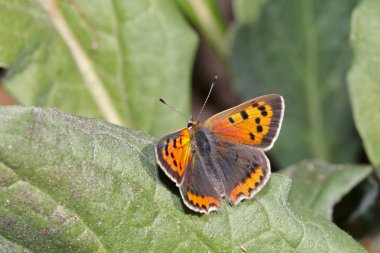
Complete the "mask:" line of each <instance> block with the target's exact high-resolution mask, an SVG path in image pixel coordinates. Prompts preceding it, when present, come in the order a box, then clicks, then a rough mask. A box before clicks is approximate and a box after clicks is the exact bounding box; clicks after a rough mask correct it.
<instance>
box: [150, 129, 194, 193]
mask: <svg viewBox="0 0 380 253" xmlns="http://www.w3.org/2000/svg"><path fill="white" fill-rule="evenodd" d="M156 157H157V161H158V164H159V165H160V167H161V168H162V170H163V171H164V172H165V173H166V175H168V176H169V177H170V178H171V179H172V180H173V181H174V182H176V184H177V186H179V185H180V184H181V183H182V180H183V177H184V174H185V170H186V168H187V166H188V163H189V160H190V159H191V141H190V132H189V129H187V128H184V129H182V130H179V131H177V132H175V133H172V134H169V135H167V136H165V137H164V138H162V139H160V140H159V141H158V143H157V145H156Z"/></svg>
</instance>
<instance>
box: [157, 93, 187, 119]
mask: <svg viewBox="0 0 380 253" xmlns="http://www.w3.org/2000/svg"><path fill="white" fill-rule="evenodd" d="M160 102H161V103H163V104H164V105H167V106H169V108H170V109H172V110H173V111H175V112H176V113H178V114H179V115H181V116H182V117H184V118H186V119H187V117H186V116H185V115H184V114H183V113H182V112H180V111H178V110H177V109H175V108H174V107H173V106H171V105H169V104H168V103H166V101H165V100H163V99H162V98H160Z"/></svg>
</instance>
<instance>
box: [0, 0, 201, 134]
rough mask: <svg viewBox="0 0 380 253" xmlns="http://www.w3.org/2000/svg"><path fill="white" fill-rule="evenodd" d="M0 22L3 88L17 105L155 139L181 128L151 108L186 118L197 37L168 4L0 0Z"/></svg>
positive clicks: (170, 117)
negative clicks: (53, 109) (5, 70)
mask: <svg viewBox="0 0 380 253" xmlns="http://www.w3.org/2000/svg"><path fill="white" fill-rule="evenodd" d="M75 2H76V3H75ZM0 17H1V23H2V28H1V29H0V66H1V67H6V68H9V72H8V73H9V75H8V77H7V80H6V81H5V82H4V83H5V85H6V88H7V90H8V91H9V92H10V93H11V94H12V95H13V96H14V97H15V98H16V99H17V100H18V101H19V102H20V103H21V104H24V105H39V106H47V107H57V108H60V109H62V110H64V111H65V112H69V113H72V114H79V115H85V116H89V117H96V118H101V119H105V120H107V121H109V122H112V123H116V124H119V125H124V126H130V127H131V126H133V127H135V128H139V129H143V130H145V131H148V132H150V133H151V134H153V135H157V136H161V135H162V134H164V133H167V132H168V131H170V130H176V129H178V128H180V127H183V124H184V122H183V121H181V120H179V117H178V115H176V114H175V113H170V110H168V108H167V107H165V106H162V105H160V104H159V102H158V98H160V97H163V98H165V99H166V100H168V102H170V104H172V105H173V106H175V107H176V108H177V109H178V110H180V111H182V112H184V113H185V114H189V110H190V109H189V108H190V102H189V101H190V88H189V81H190V75H191V66H192V62H193V58H194V53H195V48H196V44H197V38H196V36H195V34H194V32H193V31H192V30H191V28H190V27H189V26H188V25H187V23H186V21H185V20H184V18H183V17H182V15H181V13H180V11H179V10H178V7H177V6H176V3H175V2H173V1H170V0H163V1H148V0H143V1H110V0H106V1H96V2H94V1H74V2H73V1H54V0H43V1H37V2H36V1H32V0H20V1H8V0H0ZM179 63H180V64H179Z"/></svg>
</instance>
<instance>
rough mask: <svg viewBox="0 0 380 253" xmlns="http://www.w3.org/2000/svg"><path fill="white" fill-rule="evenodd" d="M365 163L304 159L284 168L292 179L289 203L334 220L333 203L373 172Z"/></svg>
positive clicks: (284, 171) (283, 171)
mask: <svg viewBox="0 0 380 253" xmlns="http://www.w3.org/2000/svg"><path fill="white" fill-rule="evenodd" d="M371 170H372V169H371V167H370V166H366V165H352V164H340V165H331V164H328V163H326V162H323V161H304V162H301V163H299V164H296V165H292V166H289V167H287V168H286V169H284V170H281V173H282V174H284V175H286V176H288V177H289V178H291V179H292V188H291V190H290V193H289V202H290V203H291V204H293V205H298V206H303V207H306V208H310V209H312V210H314V211H315V212H317V213H319V214H321V215H323V216H325V217H326V218H327V219H329V220H331V219H332V211H333V207H334V205H335V204H336V203H337V202H339V200H341V198H342V197H343V196H344V195H345V194H347V193H348V192H349V191H350V190H352V188H354V187H355V186H356V185H357V184H358V183H360V182H361V181H362V180H363V179H364V178H365V177H367V176H368V175H369V174H370V173H371Z"/></svg>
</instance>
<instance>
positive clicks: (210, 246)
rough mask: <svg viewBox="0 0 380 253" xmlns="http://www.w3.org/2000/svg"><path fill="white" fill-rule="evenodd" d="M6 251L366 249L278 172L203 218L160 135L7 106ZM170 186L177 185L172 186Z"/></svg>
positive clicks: (1, 222)
mask: <svg viewBox="0 0 380 253" xmlns="http://www.w3.org/2000/svg"><path fill="white" fill-rule="evenodd" d="M0 122H1V124H0V162H1V166H0V169H1V173H0V239H1V240H0V247H2V248H5V247H13V245H17V246H14V249H15V251H16V249H17V247H20V248H24V249H28V250H30V251H35V252H53V251H54V252H60V251H65V250H66V249H70V250H71V252H94V251H97V252H125V251H126V250H128V251H131V252H148V251H149V252H206V251H208V252H231V251H232V252H241V251H242V250H246V251H247V252H317V251H318V252H320V251H329V252H363V249H362V248H361V247H360V246H359V245H358V244H357V243H356V242H355V241H354V240H353V239H352V238H351V237H350V236H348V235H347V234H345V233H344V232H343V231H341V230H340V229H338V228H337V227H336V226H335V225H334V224H332V223H330V222H329V221H327V220H326V219H325V218H323V217H322V216H320V215H317V214H315V213H313V212H311V211H310V210H306V209H303V208H300V207H294V208H293V207H292V206H291V205H289V203H288V202H287V195H288V192H289V189H290V184H291V181H290V180H289V179H288V178H287V177H285V176H283V175H278V174H273V175H272V176H271V178H270V180H269V182H268V184H267V185H266V186H265V187H264V188H263V189H262V191H260V193H258V194H257V196H256V197H255V198H253V199H251V200H249V201H244V202H242V203H240V204H238V205H236V206H233V207H231V206H229V205H228V204H227V203H226V202H224V203H223V208H222V210H221V211H219V212H214V213H211V214H209V215H199V214H196V213H193V212H192V211H190V210H188V209H187V208H186V207H185V206H184V205H183V203H182V200H181V198H180V195H179V191H178V189H177V188H176V187H174V183H173V182H171V181H170V180H169V179H168V178H167V177H166V176H165V175H164V173H163V172H162V171H161V170H160V169H158V168H157V166H156V161H155V156H154V151H153V150H154V149H153V146H154V144H155V142H156V140H155V139H154V138H152V137H151V136H149V135H147V134H145V133H144V132H141V131H136V130H133V129H127V128H123V127H119V126H116V125H112V124H109V123H105V122H102V121H99V120H95V119H87V118H82V117H78V116H70V115H67V114H64V113H62V112H60V111H57V110H51V109H39V108H24V107H2V108H0ZM170 189H171V190H170Z"/></svg>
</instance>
